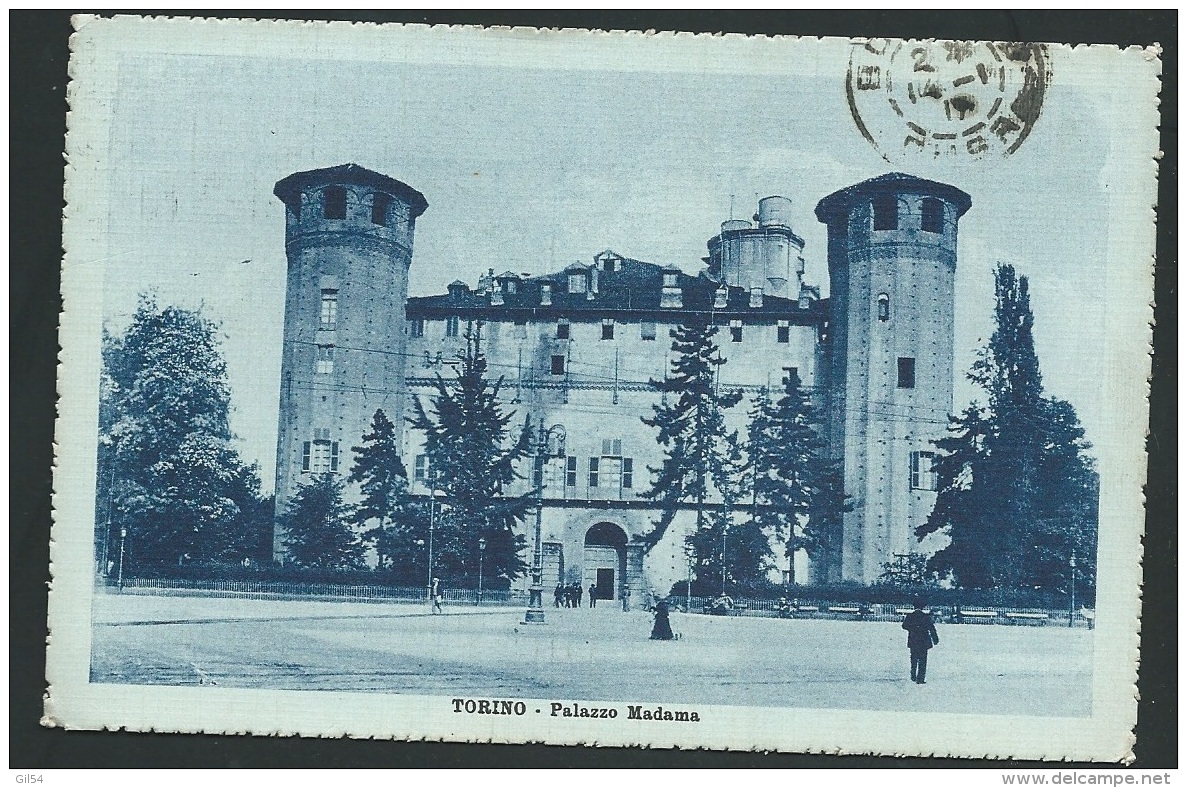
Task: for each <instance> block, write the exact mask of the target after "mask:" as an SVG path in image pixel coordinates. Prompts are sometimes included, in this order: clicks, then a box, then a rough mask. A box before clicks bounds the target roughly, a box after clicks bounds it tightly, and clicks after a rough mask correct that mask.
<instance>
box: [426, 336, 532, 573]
mask: <svg viewBox="0 0 1187 788" xmlns="http://www.w3.org/2000/svg"><path fill="white" fill-rule="evenodd" d="M465 340H466V345H465V349H464V350H463V351H462V353H460V354H459V357H458V358H459V364H458V365H457V368H456V369H455V371H454V374H455V377H454V378H453V379H452V380H449V381H447V380H445V379H444V378H443V377H442V376H441V375H437V377H436V379H435V381H434V383H433V385H434V388H435V390H436V391H435V393H434V394H433V395H432V396H431V397H430V398H429V405H428V406H427V407H426V406H425V404H424V403H423V402H422V401H421V399H420V398H419V397H418V398H416V400H415V401H414V407H415V413H414V416H413V418H411V419H409V422H410V423H411V425H412V426H413V427H414V428H416V429H418V430H421V431H422V432H423V433H424V435H425V454H426V456H427V457H428V461H429V469H430V474H431V476H432V479H433V484H432V486H433V488H434V489H436V490H440V491H441V492H442V493H443V494H444V499H443V502H442V504H441V513H440V518H439V519H438V520H437V522H436V529H435V533H434V558H433V563H434V572H438V571H439V572H441V577H442V578H443V579H445V580H446V581H448V582H459V581H461V582H466V583H469V582H470V577H471V576H472V575H476V574H477V566H478V561H479V555H478V553H479V548H478V544H479V539H481V538H485V539H486V545H487V549H486V553H485V558H484V575H485V576H486V577H487V579H488V580H496V579H499V580H502V581H506V582H509V581H510V580H512V579H514V578H516V577H519V576H520V575H522V574H523V573H524V571H525V570H526V568H527V564H526V563H525V562H524V560H523V558H522V554H523V552H524V550H525V549H526V541H525V539H524V537H523V536H522V534H517V533H516V530H515V527H516V525H517V524H519V523H521V522H523V520H524V518H525V517H526V516H527V513H528V511H529V509H530V508H531V507H532V504H533V499H532V497H531V495H530V494H525V495H521V496H505V495H504V493H505V491H506V489H507V487H508V486H509V485H511V484H512V483H513V482H514V481H515V480H516V479H518V478H520V477H519V474H518V473H517V472H516V470H515V464H516V463H517V462H518V461H519V460H522V459H523V458H525V457H527V456H528V453H529V450H530V448H531V424H530V422H529V420H525V421H524V425H523V428H522V429H520V430H519V431H518V434H516V435H512V432H513V431H512V428H511V422H512V420H513V419H514V417H515V412H514V411H507V410H504V409H503V407H502V405H501V404H500V400H499V392H500V390H501V388H502V384H503V379H502V378H499V379H498V380H496V381H495V382H493V383H492V382H491V381H490V380H489V379H488V377H487V362H486V357H485V356H484V355H483V354H482V351H481V324H478V325H476V326H472V327H469V328H467V330H466V333H465ZM496 582H498V581H497V580H496Z"/></svg>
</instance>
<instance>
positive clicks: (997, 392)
mask: <svg viewBox="0 0 1187 788" xmlns="http://www.w3.org/2000/svg"><path fill="white" fill-rule="evenodd" d="M994 279H995V295H996V305H995V310H994V318H995V329H994V332H993V335H992V337H991V338H990V340H989V342H988V343H987V344H986V346H985V347H984V348H982V349H981V351H980V352H979V354H978V358H977V360H976V362H975V363H974V364H973V368H972V371H971V372H970V373H969V378H970V379H971V380H972V381H973V382H975V383H976V384H977V385H978V386H980V387H981V388H982V390H984V391H985V394H986V400H987V404H986V405H985V406H983V407H982V406H980V405H978V404H977V403H973V404H972V405H970V406H969V407H968V408H966V409H965V410H964V412H963V413H962V414H961V415H960V416H958V417H955V418H953V419H952V424H951V427H950V429H949V434H948V435H947V436H945V437H944V438H943V439H941V440H939V441H937V444H936V445H937V446H938V448H939V449H940V456H939V457H938V458H937V461H936V464H935V470H936V476H937V479H938V490H939V493H938V496H937V500H936V506H935V509H934V510H933V511H932V514H931V516H930V517H929V519H928V521H927V523H925V524H924V525H923V526H921V527H920V528H918V529H917V534H918V535H919V536H920V537H921V538H922V537H923V536H926V535H927V534H930V533H933V532H937V531H941V532H943V533H946V534H947V535H948V536H949V537H950V539H951V542H950V544H949V545H948V546H947V547H946V548H944V549H943V550H940V551H939V552H938V553H936V555H935V556H934V557H933V558H932V561H931V567H932V568H933V569H935V570H937V571H938V572H940V573H951V574H952V575H953V576H954V577H955V579H956V580H957V582H958V583H960V584H961V585H964V586H971V587H1008V588H1035V589H1046V590H1058V591H1060V592H1061V593H1067V591H1068V590H1070V585H1071V572H1072V568H1071V562H1072V558H1073V555H1074V556H1075V558H1076V561H1077V569H1076V574H1077V581H1078V582H1083V583H1084V586H1083V587H1085V588H1086V589H1087V588H1091V586H1092V585H1093V584H1094V582H1095V561H1096V532H1097V493H1098V485H1099V482H1098V478H1097V474H1096V471H1095V469H1094V467H1093V461H1092V459H1091V458H1090V457H1089V455H1088V450H1089V449H1090V448H1091V446H1090V444H1089V443H1088V442H1087V441H1086V440H1085V438H1084V429H1083V427H1082V426H1081V425H1080V422H1079V419H1078V418H1077V416H1076V412H1075V409H1074V408H1073V407H1072V406H1071V405H1070V404H1069V403H1067V402H1065V401H1063V400H1059V399H1055V398H1051V397H1047V396H1044V393H1043V383H1042V375H1041V374H1040V371H1039V362H1038V357H1037V355H1036V353H1035V349H1034V315H1033V313H1032V311H1031V307H1030V293H1029V286H1028V282H1027V279H1026V277H1025V276H1018V275H1017V273H1016V272H1015V270H1014V268H1013V267H1012V266H1009V265H1000V266H999V267H998V268H997V271H996V272H995V277H994Z"/></svg>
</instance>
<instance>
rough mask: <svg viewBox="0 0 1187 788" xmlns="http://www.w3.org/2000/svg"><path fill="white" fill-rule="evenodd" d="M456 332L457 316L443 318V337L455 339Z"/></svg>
mask: <svg viewBox="0 0 1187 788" xmlns="http://www.w3.org/2000/svg"><path fill="white" fill-rule="evenodd" d="M457 331H458V319H457V315H454V316H453V317H447V318H445V336H447V337H456V336H457Z"/></svg>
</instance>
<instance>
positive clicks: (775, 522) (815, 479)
mask: <svg viewBox="0 0 1187 788" xmlns="http://www.w3.org/2000/svg"><path fill="white" fill-rule="evenodd" d="M750 462H751V466H752V474H753V482H752V483H753V490H752V493H753V496H754V504H755V506H754V512H755V513H754V518H755V520H757V522H758V523H759V524H760V525H761V527H762V529H763V531H764V532H766V533H769V534H771V535H773V536H774V537H775V538H777V539H779V540H780V541H782V542H783V543H784V544H785V545H786V555H787V557H788V559H789V565H790V571H791V576H790V578H789V582H791V583H792V584H795V582H796V578H795V562H794V560H792V559H793V556H794V555H795V553H797V552H798V551H800V550H806V551H807V552H808V553H809V554H810V555H812V556H814V557H816V556H820V555H821V554H822V553H823V552H824V550H825V548H826V547H828V546H829V545H830V544H831V538H832V536H833V534H834V533H836V532H839V528H840V518H841V515H842V512H843V511H844V510H845V508H846V504H845V500H844V494H843V492H842V483H841V472H840V467H839V463H838V462H836V461H834V460H830V459H828V458H827V457H826V455H825V443H824V439H823V438H822V437H821V435H820V420H819V418H818V416H817V414H816V411H815V409H814V408H813V407H812V402H811V397H810V396H809V394H808V392H807V391H805V390H804V388H803V387H802V386H801V385H800V380H799V376H798V375H797V374H796V373H795V372H792V373H791V374H790V375H789V376H788V377H787V378H785V379H784V381H783V392H782V394H781V395H780V397H779V398H778V399H776V400H773V399H771V397H770V396H769V395H768V394H767V393H765V392H764V393H762V394H760V395H759V397H758V398H757V399H756V400H755V406H754V409H753V410H752V411H751V417H750Z"/></svg>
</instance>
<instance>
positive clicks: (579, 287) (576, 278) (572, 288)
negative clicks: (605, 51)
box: [569, 274, 585, 293]
mask: <svg viewBox="0 0 1187 788" xmlns="http://www.w3.org/2000/svg"><path fill="white" fill-rule="evenodd" d="M569 292H570V293H584V292H585V274H569Z"/></svg>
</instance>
